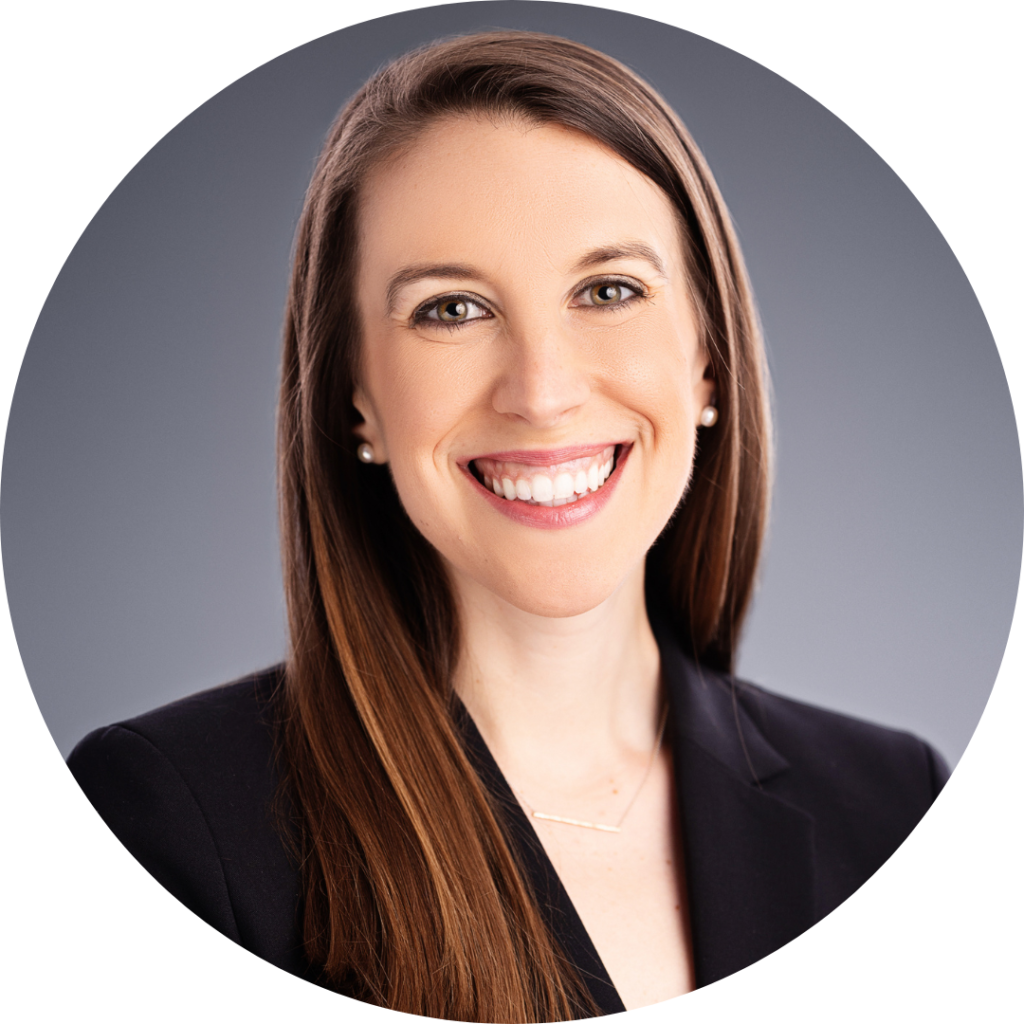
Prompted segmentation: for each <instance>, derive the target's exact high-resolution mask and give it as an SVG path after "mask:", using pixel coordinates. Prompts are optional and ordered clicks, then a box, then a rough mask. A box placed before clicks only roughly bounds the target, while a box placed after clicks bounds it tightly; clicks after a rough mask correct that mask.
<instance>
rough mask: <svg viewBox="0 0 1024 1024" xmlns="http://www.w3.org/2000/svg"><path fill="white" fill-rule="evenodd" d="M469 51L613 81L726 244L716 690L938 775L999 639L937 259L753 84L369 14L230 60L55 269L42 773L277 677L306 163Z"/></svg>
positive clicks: (36, 456) (38, 471)
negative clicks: (91, 735) (763, 543)
mask: <svg viewBox="0 0 1024 1024" xmlns="http://www.w3.org/2000/svg"><path fill="white" fill-rule="evenodd" d="M495 26H500V27H508V28H529V29H536V30H540V31H548V32H554V33H556V34H560V35H565V36H570V37H572V38H575V39H579V40H580V41H582V42H585V43H588V44H590V45H592V46H595V47H597V48H598V49H601V50H604V51H605V52H607V53H609V54H611V55H613V56H615V57H617V58H619V59H620V60H622V61H624V62H625V63H626V64H628V65H630V66H631V67H633V68H635V69H636V70H637V71H639V72H640V73H641V74H642V75H643V76H644V77H645V78H647V79H648V80H649V81H651V82H652V83H653V84H654V85H655V86H656V87H657V88H658V89H659V90H660V91H661V92H662V93H663V94H664V95H665V96H666V98H667V99H668V101H669V102H670V103H671V104H672V105H673V106H674V107H675V108H676V109H677V110H678V111H679V113H680V114H681V115H682V117H683V119H684V120H685V121H686V122H687V124H688V126H689V127H690V129H691V131H692V132H693V134H694V135H695V137H696V139H697V141H698V143H699V144H700V145H701V147H702V148H703V150H704V152H705V154H706V155H707V157H708V159H709V162H710V164H711V166H712V169H713V170H714V172H715V174H716V176H717V178H718V181H719V184H720V186H721V188H722V190H723V192H724V194H725V197H726V200H727V202H728V203H729V206H730V209H731V210H732V213H733V216H734V219H735V221H736V223H737V226H738V230H739V233H740V237H741V241H742V243H743V247H744V251H745V253H746V256H747V259H748V262H749V266H750V271H751V275H752V277H753V281H754V287H755V290H756V292H757V296H758V300H759V304H760V308H761V312H762V316H763V320H764V324H765V329H766V334H767V339H768V345H769V356H770V361H771V366H772V371H773V374H774V382H775V392H776V405H777V420H778V427H779V458H778V487H777V491H776V496H775V503H774V512H773V524H772V530H771V537H770V544H769V549H768V552H767V556H766V559H765V562H764V567H763V572H762V578H761V585H760V588H759V591H758V593H757V597H756V601H755V605H754V609H753V614H752V616H751V619H750V622H749V626H748V629H747V633H746V638H745V641H744V644H743V648H742V653H741V657H740V671H741V673H742V674H744V675H746V676H747V677H748V678H752V679H755V680H757V681H759V682H761V683H764V684H765V685H768V686H770V687H772V688H774V689H776V690H778V691H780V692H784V693H787V694H791V695H793V696H796V697H799V698H801V699H804V700H808V701H812V702H814V703H818V704H823V705H826V706H830V707H833V708H836V709H839V710H843V711H846V712H849V713H852V714H857V715H860V716H863V717H866V718H870V719H874V720H876V721H880V722H885V723H888V724H891V725H895V726H898V727H901V728H908V729H912V730H914V731H915V732H917V733H919V734H920V735H922V736H924V737H925V738H927V739H929V740H931V741H932V742H933V743H935V744H936V745H937V746H938V747H939V749H940V750H942V751H943V753H944V754H945V755H946V756H947V758H949V760H950V761H951V762H955V761H956V760H957V759H958V758H959V756H960V754H961V753H962V751H963V749H964V747H965V746H966V744H967V741H968V740H969V739H970V736H971V733H972V732H973V729H974V726H975V725H976V723H977V720H978V718H979V716H980V714H981V711H982V709H983V707H984V704H985V701H986V699H987V697H988V694H989V691H990V689H991V686H992V683H993V681H994V679H995V675H996V671H997V668H998V665H999V661H1000V658H1001V657H1002V652H1003V647H1004V645H1005V642H1006V637H1007V633H1008V630H1009V625H1010V618H1011V614H1012V611H1013V604H1014V600H1015V596H1016V588H1017V581H1018V576H1019V570H1020V561H1021V528H1022V494H1021V491H1022V484H1021V463H1020V452H1019V449H1018V445H1017V440H1016V431H1015V428H1014V421H1013V410H1012V407H1011V403H1010V397H1009V392H1008V390H1007V386H1006V382H1005V379H1004V377H1003V373H1002V368H1001V366H1000V363H999V358H998V354H997V352H996V348H995V345H994V343H993V341H992V337H991V334H990V333H989V331H988V328H987V326H986V324H985V320H984V317H983V315H982V313H981V310H980V308H979V307H978V304H977V301H976V299H975V297H974V294H973V292H972V290H971V288H970V285H969V284H968V282H967V280H966V279H965V277H964V275H963V273H962V271H961V270H960V268H959V266H958V264H957V262H956V260H955V258H954V257H953V255H952V253H951V252H950V250H949V248H948V247H947V245H946V243H945V241H944V240H943V238H942V236H941V235H940V233H939V231H938V230H937V228H936V227H935V225H934V224H933V223H932V222H931V220H930V219H929V218H928V216H927V214H926V213H925V212H924V211H923V210H922V209H921V207H920V206H919V204H918V203H917V202H916V200H915V199H914V198H913V196H912V195H911V194H910V193H909V192H908V191H907V189H906V188H905V186H904V185H903V184H902V183H901V182H900V180H899V179H898V178H897V177H896V176H895V175H894V174H893V172H892V171H891V170H890V169H889V168H888V167H887V166H886V165H885V164H884V163H883V162H882V161H881V160H880V159H879V157H878V156H877V155H876V154H875V153H874V152H873V151H872V150H871V149H869V148H868V147H867V146H866V145H865V143H864V142H863V141H861V140H860V139H859V138H858V137H857V136H856V135H854V134H853V133H852V132H851V131H850V130H849V129H848V128H846V126H845V125H843V124H842V123H841V122H840V121H838V120H837V119H836V118H834V117H833V116H832V115H831V114H829V113H828V112H827V111H826V110H824V109H823V108H822V107H821V106H820V105H818V104H817V103H816V102H815V101H814V100H812V99H811V98H809V97H808V96H806V95H805V94H804V93H802V92H800V90H798V89H796V88H795V87H794V86H792V85H790V84H789V83H787V82H786V81H784V80H782V79H780V78H779V77H777V76H776V75H774V74H772V73H771V72H769V71H767V70H765V69H764V68H762V67H760V66H759V65H757V64H754V63H752V62H751V61H749V60H747V59H746V58H744V57H741V56H740V55H738V54H736V53H734V52H732V51H730V50H728V49H725V48H723V47H720V46H718V45H716V44H714V43H711V42H709V41H707V40H705V39H702V38H700V37H698V36H694V35H691V34H689V33H686V32H683V31H681V30H678V29H675V28H671V27H669V26H666V25H662V24H659V23H656V22H651V21H646V20H644V19H640V18H636V17H634V16H631V15H625V14H620V13H616V12H612V11H604V10H598V9H595V8H587V7H578V6H572V5H563V4H550V3H504V2H495V3H474V4H460V5H452V6H449V7H432V8H429V9H426V10H423V11H417V12H411V13H406V14H400V15H396V16H392V17H388V18H382V19H379V20H376V21H372V22H368V23H366V24H364V25H360V26H357V27H354V28H349V29H346V30H344V31H342V32H339V33H335V34H333V35H330V36H326V37H324V38H322V39H319V40H316V41H315V42H312V43H310V44H308V45H306V46H303V47H301V48H299V49H297V50H294V51H292V52H290V53H287V54H285V55H284V56H282V57H280V58H278V59H277V60H275V61H272V62H271V63H269V64H267V65H265V66H263V67H261V68H259V69H258V70H256V71H254V72H253V73H252V74H250V75H248V76H246V77H245V78H243V79H241V80H239V81H238V82H236V83H234V84H233V85H231V86H230V87H229V88H227V89H225V90H224V91H223V92H221V93H219V94H218V95H217V96H215V97H214V98H213V99H211V100H210V101H209V102H208V103H206V104H205V105H204V106H202V107H201V108H199V109H198V110H197V111H196V112H195V113H194V114H192V115H191V116H190V117H189V118H187V119H186V120H185V121H183V122H182V123H181V124H180V125H179V126H178V127H177V128H176V129H175V130H174V131H172V132H171V133H170V134H168V135H167V136H166V137H165V138H164V139H163V140H162V141H161V142H160V143H159V144H158V145H157V146H156V147H154V149H153V150H152V151H151V152H150V153H149V154H147V155H146V157H145V158H144V159H143V160H141V161H140V162H139V164H138V165H137V166H136V167H135V169H134V170H133V171H132V172H131V173H130V174H129V175H128V176H127V177H126V178H125V180H124V181H123V182H122V183H121V185H120V186H119V187H118V188H117V189H116V190H115V192H114V193H113V194H112V195H111V197H110V199H109V200H108V201H107V202H106V203H105V204H104V206H103V207H102V209H101V210H100V212H99V213H98V214H97V216H96V218H95V219H94V220H93V221H92V223H91V224H90V225H89V227H88V229H87V230H86V231H85V233H84V234H83V236H82V238H81V240H80V241H79V243H78V245H77V246H76V248H75V249H74V251H73V252H72V254H71V256H70V257H69V259H68V261H67V263H66V264H65V266H64V269H63V271H62V272H61V275H60V277H59V278H58V280H57V282H56V284H55V286H54V288H53V291H52V292H51V294H50V297H49V299H48V300H47V303H46V306H45V307H44V309H43V312H42V314H41V316H40V318H39V323H38V325H37V327H36V330H35V333H34V334H33V336H32V340H31V343H30V345H29V348H28V352H27V354H26V357H25V363H24V366H23V368H22V371H21V375H20V377H19V380H18V386H17V390H16V393H15V397H14V403H13V407H12V411H11V417H10V424H9V428H8V434H7V444H6V450H5V455H4V464H3V480H2V498H0V526H2V540H3V559H4V571H5V574H6V581H7V589H8V596H9V600H10V607H11V615H12V618H13V622H14V627H15V632H16V635H17V638H18V643H19V646H20V649H21V654H22V658H23V659H24V663H25V667H26V670H27V672H28V676H29V679H30V681H31V683H32V686H33V689H34V691H35V694H36V697H37V699H38V701H39V705H40V707H41V709H42V711H43V714H44V716H45V718H46V721H47V723H48V725H49V727H50V729H51V731H52V733H53V736H54V738H55V740H56V742H57V744H58V746H59V747H60V749H61V751H62V752H63V753H65V754H66V753H67V752H68V751H69V750H70V749H71V747H72V746H73V745H74V743H75V742H76V741H77V739H78V738H80V737H81V736H82V735H83V734H84V733H85V732H87V731H88V730H89V729H92V728H94V727H96V726H98V725H102V724H105V723H107V722H110V721H114V720H116V719H120V718H124V717H126V716H129V715H132V714H136V713H138V712H141V711H144V710H146V709H148V708H150V707H153V706H154V705H156V704H159V703H162V702H165V701H167V700H171V699H173V698H175V697H178V696H181V695H184V694H186V693H189V692H192V691H195V690H198V689H201V688H204V687H207V686H212V685H216V684H218V683H221V682H224V681H226V680H228V679H230V678H232V677H234V676H238V675H241V674H243V673H245V672H247V671H250V670H251V669H253V668H257V667H260V666H263V665H266V664H269V663H271V662H274V661H276V660H278V659H280V658H281V657H282V655H283V653H284V649H285V627H284V607H283V599H282V594H281V583H280V571H279V561H278V553H277V536H276V513H275V496H274V404H275V398H276V377H277V368H278V359H279V354H278V349H279V334H280V324H281V317H282V308H283V303H284V296H285V289H286V283H287V276H288V266H289V253H290V248H291V241H292V235H293V231H294V228H295V223H296V220H297V217H298V214H299V210H300V208H301V203H302V195H303V192H304V189H305V186H306V183H307V181H308V178H309V175H310V172H311V170H312V166H313V162H314V160H315V157H316V154H317V152H318V149H319V146H320V143H321V140H322V138H323V136H324V133H325V131H326V129H327V127H328V125H329V124H330V122H331V120H332V118H333V116H334V114H335V112H336V111H337V109H338V108H339V107H340V106H341V104H342V103H343V102H344V100H345V99H346V98H347V97H348V96H349V95H350V94H351V93H352V92H353V91H355V89H356V88H358V86H359V85H360V84H361V83H362V82H363V81H364V80H365V79H366V77H367V76H368V75H370V74H371V73H372V72H373V71H374V70H375V69H376V68H377V67H378V66H379V65H380V63H381V62H383V61H384V60H386V59H388V58H389V57H392V56H395V55H397V54H399V53H402V52H403V51H405V50H406V49H408V48H410V47H411V46H414V45H416V44H419V43H421V42H424V41H428V40H430V39H433V38H436V37H438V36H441V35H445V34H449V33H455V32H466V31H471V30H474V29H480V28H487V27H495ZM68 173H69V174H73V173H74V166H73V162H72V163H70V164H69V167H68Z"/></svg>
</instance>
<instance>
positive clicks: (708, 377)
mask: <svg viewBox="0 0 1024 1024" xmlns="http://www.w3.org/2000/svg"><path fill="white" fill-rule="evenodd" d="M701 363H702V364H703V365H702V366H701ZM701 363H698V366H697V367H695V370H699V371H700V376H699V377H698V376H697V373H696V372H695V373H694V377H695V378H696V379H695V380H694V385H693V405H694V416H695V422H694V426H700V415H701V413H702V412H703V411H704V409H705V408H707V406H709V405H715V404H716V402H715V368H714V367H713V366H712V365H711V360H710V359H709V358H708V357H707V355H704V356H703V357H702V359H701Z"/></svg>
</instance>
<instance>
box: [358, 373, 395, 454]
mask: <svg viewBox="0 0 1024 1024" xmlns="http://www.w3.org/2000/svg"><path fill="white" fill-rule="evenodd" d="M352 404H353V405H354V406H355V407H356V412H358V413H359V415H360V416H362V417H363V422H362V423H360V424H359V425H358V426H356V427H353V429H352V432H353V433H354V434H355V435H356V437H358V438H359V440H360V441H365V442H366V443H367V444H368V445H369V446H370V447H371V448H372V449H373V461H374V462H375V463H376V464H377V465H383V464H384V463H385V462H387V461H388V453H387V448H386V446H385V444H384V433H383V431H382V430H381V428H380V416H379V415H378V413H377V410H376V407H375V406H374V404H373V402H372V401H371V400H370V396H369V395H367V393H366V392H365V391H364V390H363V388H362V387H361V386H357V387H356V390H355V393H354V394H353V395H352Z"/></svg>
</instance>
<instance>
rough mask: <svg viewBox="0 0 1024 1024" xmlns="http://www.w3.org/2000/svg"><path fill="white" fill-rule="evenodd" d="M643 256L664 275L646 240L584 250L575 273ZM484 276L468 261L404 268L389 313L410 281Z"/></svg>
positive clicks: (389, 298) (393, 286)
mask: <svg viewBox="0 0 1024 1024" xmlns="http://www.w3.org/2000/svg"><path fill="white" fill-rule="evenodd" d="M629 259H639V260H643V261H644V262H645V263H650V264H651V266H652V267H654V269H655V270H656V271H657V272H658V273H659V274H661V275H662V276H664V274H665V265H664V264H663V263H662V261H661V257H659V256H658V254H657V253H656V252H655V251H654V250H653V249H652V248H651V247H650V246H649V245H645V244H644V243H643V242H625V243H623V244H621V245H602V246H599V247H598V248H596V249H591V250H590V251H589V252H587V253H584V255H583V256H582V257H580V259H579V260H577V261H576V263H575V265H574V266H573V268H572V271H571V273H574V274H577V273H579V272H580V271H581V270H588V269H589V268H590V267H596V266H599V265H600V264H602V263H611V262H612V261H614V260H629ZM481 276H482V275H481V274H480V272H479V271H478V270H477V269H476V268H475V267H471V266H468V265H467V264H464V263H420V264H414V265H413V266H411V267H403V268H402V269H401V270H399V271H398V273H396V274H395V275H394V276H393V277H392V278H391V280H390V281H388V287H387V291H386V293H385V303H384V309H385V315H386V316H391V314H392V313H393V312H394V311H395V300H396V299H397V298H398V293H399V292H400V291H401V290H402V289H403V288H404V287H405V286H406V285H408V284H412V283H413V282H414V281H422V280H424V279H425V278H430V277H440V278H462V279H466V278H480V277H481Z"/></svg>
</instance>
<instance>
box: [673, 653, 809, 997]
mask: <svg viewBox="0 0 1024 1024" xmlns="http://www.w3.org/2000/svg"><path fill="white" fill-rule="evenodd" d="M659 645H660V648H661V657H662V673H663V678H664V680H665V685H666V690H667V692H668V699H669V709H670V714H669V728H670V730H671V741H672V749H673V759H674V763H675V782H676V794H677V800H678V804H679V816H680V821H681V824H682V833H683V850H684V856H685V860H686V880H687V887H688V898H689V907H690V922H691V927H692V937H693V947H694V961H695V968H696V975H697V977H696V981H697V984H698V985H699V986H701V985H708V984H710V983H711V982H713V981H717V980H718V979H720V978H724V977H725V976H726V975H729V974H732V973H733V972H734V971H738V970H740V969H741V968H743V967H746V966H747V965H749V964H751V963H753V962H754V961H756V960H760V959H761V958H762V957H764V956H767V955H768V954H769V953H771V952H773V951H774V950H776V949H778V948H779V947H780V946H783V945H785V944H786V943H787V942H789V941H790V940H791V939H794V938H795V937H796V936H797V935H799V934H800V933H801V932H803V931H805V930H806V929H807V928H809V927H810V926H811V925H812V924H814V922H815V921H816V919H817V916H816V908H815V883H814V870H815V863H814V819H813V818H812V817H811V815H809V814H808V813H806V812H805V811H803V810H801V809H800V808H798V807H795V806H793V805H791V804H789V803H786V802H784V801H783V800H780V799H779V798H778V797H775V796H773V795H772V794H771V793H769V792H768V791H767V790H766V789H765V786H764V784H765V783H766V782H767V781H768V780H769V779H771V778H773V777H775V776H777V775H780V774H781V773H783V772H785V771H787V770H789V765H788V763H787V762H786V761H785V759H784V758H782V757H781V756H780V755H779V754H778V753H777V752H776V751H775V749H774V748H773V747H772V746H771V745H770V744H769V743H768V742H767V740H765V738H764V737H763V736H762V734H761V733H760V731H759V730H758V729H757V727H756V726H755V725H754V723H753V722H752V721H751V720H750V719H749V718H748V717H747V715H746V714H745V713H744V712H743V709H742V707H741V706H740V704H739V703H738V702H737V701H736V700H735V694H734V692H733V688H734V686H735V685H736V684H735V683H734V682H733V681H732V680H731V679H728V678H723V677H721V676H719V675H717V674H716V673H711V672H708V671H707V670H705V669H701V668H699V667H698V666H696V665H695V664H694V663H693V662H692V661H690V660H689V659H688V658H686V656H685V655H683V653H682V652H681V651H680V650H679V648H678V645H677V644H676V643H675V642H674V640H672V639H671V638H668V637H666V636H664V635H660V636H659Z"/></svg>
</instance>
